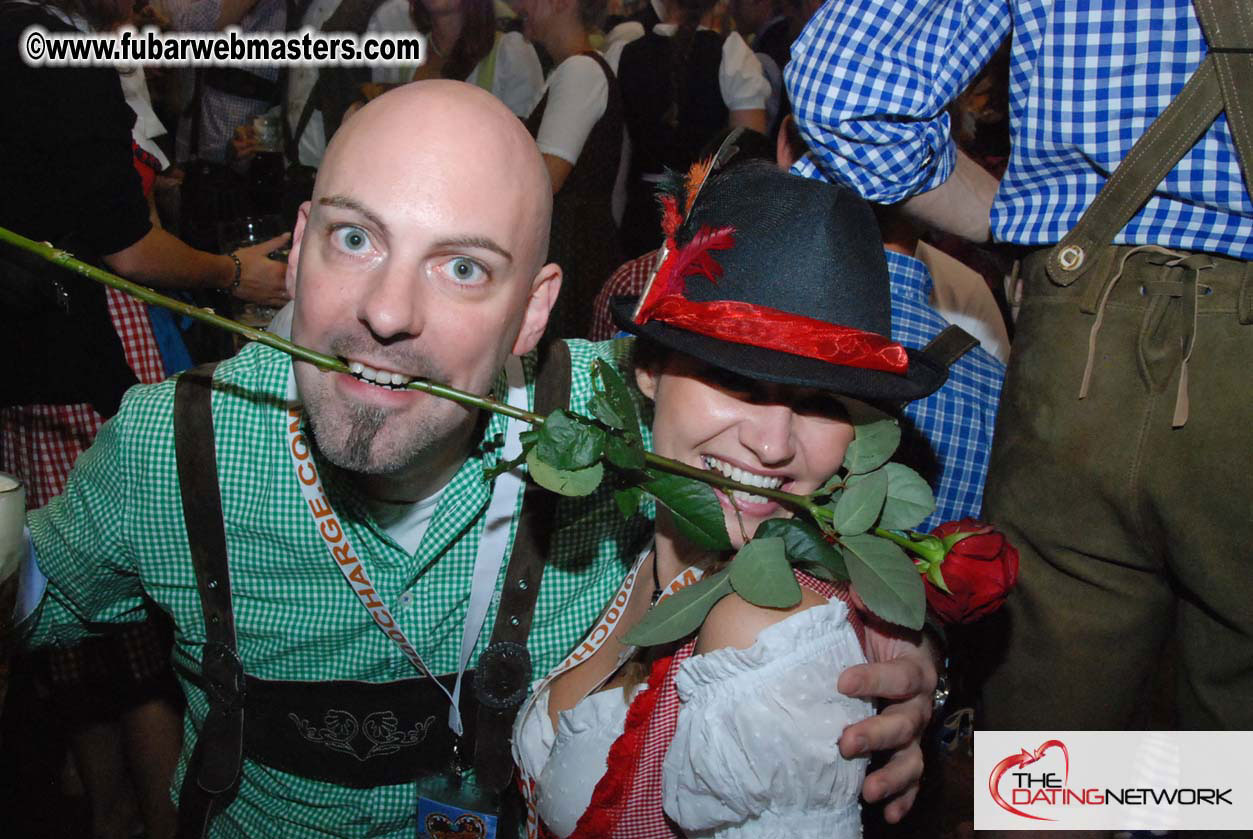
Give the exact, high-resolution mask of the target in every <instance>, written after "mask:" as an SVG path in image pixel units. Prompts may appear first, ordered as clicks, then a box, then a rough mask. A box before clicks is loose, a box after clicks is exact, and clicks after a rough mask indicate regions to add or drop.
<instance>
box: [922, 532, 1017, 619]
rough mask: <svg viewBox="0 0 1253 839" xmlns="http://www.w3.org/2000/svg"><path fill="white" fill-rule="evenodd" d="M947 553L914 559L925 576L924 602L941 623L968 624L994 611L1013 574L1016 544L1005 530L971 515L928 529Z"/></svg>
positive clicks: (1015, 576)
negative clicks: (935, 558) (932, 559)
mask: <svg viewBox="0 0 1253 839" xmlns="http://www.w3.org/2000/svg"><path fill="white" fill-rule="evenodd" d="M931 535H932V536H933V537H935V538H936V539H938V540H939V542H940V543H941V544H942V545H943V547H944V548H945V549H947V553H946V554H945V556H944V557H943V558H942V559H940V560H939V561H937V562H927V561H926V560H925V559H922V560H916V562H917V563H918V565H919V570H920V571H921V572H922V573H923V575H924V577H925V578H926V580H927V583H928V584H927V586H926V591H927V605H928V606H930V607H931V610H932V611H933V612H935V613H936V615H938V616H939V617H940V619H941V620H942V621H944V622H945V623H972V622H973V621H976V620H978V619H979V618H982V617H984V616H986V615H989V614H991V613H992V612H995V611H996V610H997V609H999V608H1001V606H1002V605H1003V604H1004V603H1005V596H1006V595H1007V594H1008V593H1009V590H1010V589H1011V588H1012V587H1013V585H1014V583H1015V582H1016V581H1017V579H1018V549H1017V548H1015V547H1014V546H1013V545H1011V544H1010V543H1009V541H1008V540H1007V539H1006V538H1005V536H1004V534H1002V533H1000V532H999V531H997V530H994V529H993V528H992V527H991V526H989V525H986V524H984V523H982V522H979V521H975V520H974V519H971V518H966V519H962V520H961V521H956V522H952V521H950V522H945V523H944V524H942V525H940V526H939V527H937V528H936V529H935V530H933V531H931Z"/></svg>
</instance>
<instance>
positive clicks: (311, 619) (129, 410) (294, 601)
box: [29, 342, 651, 839]
mask: <svg viewBox="0 0 1253 839" xmlns="http://www.w3.org/2000/svg"><path fill="white" fill-rule="evenodd" d="M627 351H628V347H627V345H626V344H625V343H622V342H615V343H605V344H588V343H586V342H571V357H572V374H573V383H572V390H571V397H570V405H571V408H572V409H573V410H575V411H579V412H583V413H587V408H586V404H587V400H588V399H589V397H591V395H592V393H593V388H592V380H591V374H590V368H591V363H592V360H593V359H594V358H597V357H600V358H604V359H606V360H609V361H613V362H615V363H618V364H619V365H620V366H621V365H622V362H623V359H624V357H625V356H626V354H627ZM290 366H291V362H290V360H289V359H288V357H287V356H286V355H284V354H282V353H279V352H277V351H275V350H272V349H269V348H267V347H264V346H262V345H259V344H253V345H249V346H248V347H246V348H245V349H244V350H243V351H241V352H240V353H239V355H238V356H236V357H235V358H233V359H231V360H229V361H226V362H224V363H222V364H221V365H219V367H218V370H217V373H216V376H215V389H214V393H213V413H214V426H215V433H216V436H217V458H218V473H219V477H220V480H221V488H222V500H223V515H224V518H225V521H226V544H227V551H228V554H229V556H230V568H231V588H232V593H233V598H234V610H235V618H236V626H237V634H238V639H239V651H240V656H241V658H242V659H243V662H244V666H245V668H246V669H247V671H248V672H249V673H250V674H252V675H254V676H258V677H261V678H267V679H292V680H319V679H356V680H364V681H390V680H394V679H401V678H408V677H412V676H416V675H418V674H417V673H415V672H414V670H413V668H412V666H411V665H410V664H409V663H408V661H406V659H405V658H404V657H403V655H402V654H401V652H400V651H399V649H398V648H397V647H396V646H395V644H394V643H393V642H392V641H391V640H389V639H388V638H387V637H385V636H384V634H383V633H382V632H381V631H379V628H378V627H377V626H376V625H375V624H374V623H373V621H372V620H371V619H370V617H369V615H368V614H367V613H366V610H365V609H364V608H363V607H362V605H361V604H360V602H359V601H358V600H357V598H356V597H355V595H354V594H353V592H352V590H351V588H350V587H349V585H348V584H347V582H346V581H345V580H344V578H343V577H342V575H341V574H340V571H339V569H338V568H337V567H336V565H335V563H334V562H333V561H332V560H331V558H330V556H329V554H328V553H327V550H326V547H325V546H324V544H323V543H322V541H321V540H320V539H319V538H318V536H317V533H316V531H315V529H314V524H313V521H312V519H311V517H310V515H309V511H308V509H307V507H306V505H305V502H304V501H303V499H302V497H301V495H300V491H299V488H298V486H297V479H296V477H295V473H294V471H293V467H292V463H291V457H290V455H289V454H288V452H287V450H286V441H285V438H284V427H285V426H284V413H283V398H284V396H285V393H286V385H287V380H288V373H289V370H290ZM534 366H535V361H534V358H533V357H527V358H526V359H524V369H525V371H526V375H527V380H528V387H529V389H530V390H531V391H532V393H531V396H532V398H533V395H534V394H533V374H534ZM501 384H502V385H503V375H502V378H501ZM173 399H174V382H173V381H167V382H163V383H161V384H158V385H152V386H141V387H135V388H132V389H131V390H130V391H129V392H128V393H127V395H126V398H125V400H124V402H123V405H122V408H121V411H120V412H119V413H118V415H117V416H116V417H115V418H114V419H113V420H111V421H110V422H108V423H107V424H106V425H105V426H104V428H103V429H102V430H101V432H100V435H99V437H98V438H97V440H96V442H95V444H94V445H93V446H92V447H91V448H90V449H89V450H88V451H87V452H86V453H84V454H83V455H82V457H80V459H79V461H78V463H77V465H76V467H75V469H74V472H73V474H72V475H71V476H70V480H69V483H68V485H67V487H66V490H65V492H64V493H63V494H62V495H61V496H59V497H58V498H56V499H55V500H53V501H52V502H51V503H50V504H48V505H47V506H46V507H45V508H44V509H42V510H39V511H36V512H34V513H32V514H31V516H30V520H29V525H30V530H31V535H32V537H33V540H34V544H35V550H36V555H37V557H38V562H39V566H40V568H41V569H42V570H43V572H44V573H45V574H46V575H47V576H48V578H49V581H50V582H49V589H48V594H47V596H46V597H45V599H44V602H43V604H42V605H41V607H40V612H39V614H38V615H37V616H36V618H35V622H34V625H33V635H32V643H34V644H36V645H47V644H68V643H72V642H74V641H75V640H76V639H79V638H82V637H84V635H86V634H89V633H90V628H89V627H90V624H91V623H93V622H107V623H115V622H121V621H129V620H137V619H139V617H140V615H141V602H142V598H143V597H144V596H145V595H146V596H147V597H150V598H151V599H152V600H154V601H155V602H156V603H157V605H159V606H160V607H161V608H162V609H164V610H165V611H167V612H168V613H170V614H171V615H172V616H173V618H174V622H175V624H176V626H177V630H176V636H175V644H174V654H173V655H174V661H175V664H176V666H177V667H178V669H180V670H181V669H183V668H186V669H188V670H191V671H193V672H195V671H198V669H199V660H200V652H201V647H202V645H203V643H204V620H203V618H202V615H201V609H200V600H199V597H198V595H197V593H196V584H195V578H194V574H193V571H192V567H191V563H190V559H189V556H188V549H187V537H186V528H185V527H184V524H183V518H182V504H181V502H180V500H179V484H178V474H177V470H176V468H175V456H174V437H173V421H172V406H173ZM505 426H506V419H505V418H503V417H500V416H497V415H493V416H492V417H491V419H490V420H489V421H488V422H487V427H486V430H485V433H484V436H483V441H484V444H483V445H481V446H480V447H479V448H478V449H477V450H476V451H475V452H474V453H473V454H472V455H471V456H470V457H469V458H468V459H467V460H466V462H465V464H464V465H463V466H462V468H461V469H460V471H458V472H457V474H456V476H455V477H454V478H453V480H452V481H451V483H450V484H449V485H448V487H447V490H446V491H445V492H444V493H443V496H442V498H441V500H440V502H439V506H438V509H437V510H436V514H435V517H434V519H433V521H432V522H431V525H430V528H429V530H428V531H427V533H426V535H425V537H424V538H423V541H422V544H421V545H420V546H419V549H418V551H417V553H416V555H414V556H410V555H408V554H407V553H406V552H405V551H404V550H403V549H402V548H400V547H399V546H398V545H397V544H396V543H395V542H394V541H393V540H392V539H390V538H389V537H388V536H387V535H386V534H385V533H384V532H383V531H382V529H381V528H380V527H379V526H378V525H377V523H375V522H374V521H373V520H372V519H371V517H370V514H369V513H368V511H367V510H366V507H365V506H364V504H363V503H362V501H361V499H360V498H359V497H358V496H356V495H355V494H354V493H353V491H352V490H351V488H350V487H349V486H348V485H347V483H346V482H345V480H344V479H343V476H342V475H341V476H338V477H337V476H336V475H335V474H333V469H332V467H329V466H328V465H327V464H326V463H325V462H319V469H320V471H321V473H322V478H323V482H324V485H325V486H326V489H327V492H328V493H329V494H330V496H331V499H332V503H333V504H334V506H335V509H336V512H337V513H338V514H339V516H340V519H341V521H342V522H343V524H344V527H345V531H346V533H347V534H348V537H349V541H350V542H351V543H352V545H353V546H354V548H355V549H356V551H357V553H358V554H359V555H360V556H362V557H363V559H364V560H365V561H366V563H367V567H368V571H369V573H370V574H371V576H372V577H373V579H374V582H375V587H376V589H377V591H378V592H379V595H380V596H381V597H382V599H383V600H384V602H386V603H387V604H388V605H389V606H390V608H391V609H392V610H393V612H394V614H395V616H396V619H397V621H398V622H399V623H400V624H401V626H402V627H403V628H404V630H405V631H406V633H408V635H409V638H410V640H411V641H412V642H413V644H414V645H415V647H416V648H417V649H418V651H419V653H420V654H421V655H422V657H423V660H424V661H425V662H426V663H427V665H428V666H429V667H430V668H431V669H432V671H434V672H436V673H445V672H450V671H452V670H453V669H454V668H455V667H456V657H457V653H458V647H459V645H460V641H461V630H462V624H463V621H464V618H465V614H466V608H467V604H468V601H469V592H470V579H471V569H472V568H473V565H474V560H475V554H476V551H477V548H478V544H479V537H480V535H481V533H482V529H483V523H484V519H485V515H484V514H485V512H486V506H487V502H488V500H489V495H490V486H489V485H488V484H486V483H485V482H484V481H483V479H482V475H483V469H484V468H485V467H486V466H490V465H492V464H493V463H495V461H496V455H495V453H494V452H493V451H492V449H493V446H492V442H493V441H494V440H496V439H497V435H501V434H503V432H504V430H505ZM520 497H521V496H519V498H520ZM650 530H651V527H650V526H649V524H648V522H647V521H646V520H645V519H643V518H642V517H639V516H637V517H635V518H634V519H633V520H632V521H630V522H625V521H624V520H623V519H622V517H621V515H620V514H619V513H618V512H617V510H616V507H615V505H614V503H613V501H612V498H611V497H610V495H609V493H608V491H605V490H601V491H598V492H597V493H595V494H593V495H592V496H589V497H587V498H584V499H562V500H561V503H560V505H559V507H558V514H557V532H556V533H554V534H553V541H552V550H551V555H550V557H549V564H548V566H547V567H546V569H545V572H544V577H543V583H542V587H541V590H540V594H539V600H538V603H537V605H536V610H535V619H534V625H533V628H532V630H531V636H530V642H529V646H530V652H531V656H532V661H533V667H534V672H535V673H547V672H548V671H549V670H551V669H552V668H553V667H554V666H555V665H556V664H557V663H558V662H559V660H560V658H561V657H562V656H563V655H564V654H565V653H567V652H568V651H569V650H570V648H572V647H573V645H574V644H575V643H576V642H577V641H578V640H579V638H581V637H582V635H583V634H584V633H585V632H586V631H587V630H588V629H589V628H590V626H591V624H592V623H593V622H594V620H595V618H596V617H597V615H598V613H599V611H600V610H601V608H602V607H603V606H604V604H605V603H607V602H608V600H609V599H610V597H611V596H612V594H613V592H614V591H615V588H616V586H617V585H618V583H619V582H620V581H621V577H622V575H623V573H624V571H625V568H626V567H627V565H626V562H627V560H626V559H624V558H626V557H632V556H633V555H634V552H635V551H636V550H637V549H638V546H639V545H640V544H642V541H643V540H644V539H646V538H647V537H648V535H649V533H648V531H650ZM512 540H513V534H512V533H511V534H510V544H511V545H512ZM503 576H504V575H503V572H502V574H501V579H500V580H498V581H497V591H496V600H495V601H494V602H493V605H492V608H491V610H490V611H489V613H488V616H487V623H486V628H485V631H484V633H483V637H482V638H480V640H479V644H478V649H477V650H476V652H475V654H474V657H473V658H472V659H471V661H472V662H473V661H475V660H476V659H477V656H478V654H479V653H480V652H481V651H482V649H483V647H484V646H485V645H486V643H487V635H488V633H489V632H490V628H491V626H492V624H493V622H494V620H495V613H496V603H497V602H498V600H499V596H500V584H501V582H502V581H503ZM180 679H181V680H182V683H183V688H184V690H185V692H186V693H187V698H188V710H189V713H188V714H187V716H186V720H185V723H184V727H185V735H186V736H185V740H184V748H183V758H182V760H180V765H179V771H178V773H177V776H176V778H175V782H174V783H175V785H174V789H175V790H177V789H178V787H179V785H180V784H181V782H182V775H183V771H184V768H185V764H186V759H187V757H188V756H189V755H190V751H191V747H192V745H193V744H194V743H195V740H196V732H197V730H198V729H199V727H200V724H201V720H202V719H203V718H204V715H205V713H206V711H207V708H208V703H207V701H206V699H205V696H204V694H203V693H202V692H201V691H200V690H199V689H198V688H197V687H195V685H194V684H192V683H191V682H190V681H189V680H188V679H186V678H185V677H184V676H183V674H182V673H180ZM415 809H416V793H415V788H414V786H413V785H412V784H405V785H398V786H389V787H377V788H374V789H366V790H356V789H349V788H344V787H339V786H334V785H330V784H325V783H321V782H316V781H311V780H308V779H305V778H301V777H298V776H296V775H291V774H288V773H284V772H279V771H275V770H272V769H269V768H267V767H264V766H261V765H258V764H254V763H251V762H249V761H245V764H244V771H243V781H242V783H241V786H240V790H239V794H238V796H237V798H236V800H235V801H234V803H232V804H231V806H230V807H229V808H228V809H227V810H226V811H225V812H224V813H223V814H222V815H220V816H218V817H217V819H216V820H215V822H214V824H213V827H212V830H211V835H212V836H213V837H216V838H217V839H226V837H241V839H242V837H250V839H257V837H323V836H328V837H329V836H335V837H367V836H368V837H376V836H381V837H396V838H397V839H399V838H400V837H412V836H413V835H415Z"/></svg>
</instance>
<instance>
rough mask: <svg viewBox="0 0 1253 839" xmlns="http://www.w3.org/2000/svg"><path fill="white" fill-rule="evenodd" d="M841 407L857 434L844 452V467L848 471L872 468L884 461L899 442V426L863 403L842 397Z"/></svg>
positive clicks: (858, 472)
mask: <svg viewBox="0 0 1253 839" xmlns="http://www.w3.org/2000/svg"><path fill="white" fill-rule="evenodd" d="M845 407H847V408H848V413H849V419H850V420H851V421H852V423H853V426H854V427H855V428H856V429H857V436H856V437H854V438H853V442H851V443H849V444H848V450H847V451H845V452H844V468H845V469H847V470H848V473H849V474H850V475H861V474H864V473H866V472H873V471H874V470H876V469H878V468H879V467H880V466H882V465H883V464H885V463H887V462H888V460H889V459H890V458H891V457H892V454H893V452H895V451H896V447H897V446H899V445H900V443H901V428H900V426H899V425H897V423H896V420H894V419H892V418H891V417H890V416H888V415H887V414H885V413H883V412H882V411H880V410H878V409H876V408H872V407H870V406H869V405H866V404H864V403H861V402H857V401H854V400H846V402H845Z"/></svg>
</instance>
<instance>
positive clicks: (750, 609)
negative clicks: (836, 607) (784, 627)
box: [696, 586, 828, 654]
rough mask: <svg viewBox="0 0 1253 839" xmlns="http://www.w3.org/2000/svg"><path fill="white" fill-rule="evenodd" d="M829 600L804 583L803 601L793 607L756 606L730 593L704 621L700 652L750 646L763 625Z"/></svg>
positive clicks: (698, 648) (771, 624) (763, 627)
mask: <svg viewBox="0 0 1253 839" xmlns="http://www.w3.org/2000/svg"><path fill="white" fill-rule="evenodd" d="M827 602H828V601H827V598H825V597H823V596H822V595H821V594H818V593H817V592H815V591H811V590H810V589H807V588H805V587H804V586H801V602H800V603H798V604H797V605H796V606H793V607H792V608H790V609H771V608H768V607H765V606H755V605H753V604H752V603H749V602H748V601H747V600H745V599H744V598H743V597H740V596H739V595H738V594H735V593H732V594H729V595H727V596H726V597H724V598H722V599H721V600H719V601H718V603H717V604H716V605H715V606H714V607H713V609H711V610H710V611H709V615H708V616H707V617H706V618H705V622H704V624H702V625H701V628H700V632H699V633H698V635H697V641H696V652H697V653H698V654H700V653H708V652H712V651H714V650H720V649H723V648H724V647H732V648H734V649H739V650H743V649H747V648H748V647H751V646H752V645H753V644H754V643H755V642H756V641H757V636H758V635H759V634H761V631H762V630H763V629H766V628H767V627H770V626H774V625H775V624H776V623H779V622H780V621H782V620H786V619H787V618H789V617H791V616H792V615H795V614H797V613H798V612H803V611H805V610H806V609H812V608H814V607H815V606H822V605H824V604H826V603H827Z"/></svg>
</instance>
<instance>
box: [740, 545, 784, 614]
mask: <svg viewBox="0 0 1253 839" xmlns="http://www.w3.org/2000/svg"><path fill="white" fill-rule="evenodd" d="M727 570H728V571H729V572H730V575H731V587H732V588H733V589H735V593H736V594H738V595H739V596H740V597H743V598H744V599H745V600H747V601H748V602H749V603H752V604H753V605H754V606H764V607H766V608H768V609H790V608H792V607H793V606H795V605H796V604H797V603H800V602H801V587H800V584H799V583H797V582H796V576H795V575H794V574H793V573H792V565H791V563H789V562H788V561H787V553H786V551H785V549H784V544H783V540H782V539H780V538H778V537H766V538H764V539H763V538H761V537H757V538H754V539H752V540H751V541H749V542H748V544H746V545H745V546H744V547H742V548H740V551H739V553H737V554H736V555H735V559H733V560H731V565H730V567H729V568H728V569H727Z"/></svg>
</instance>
